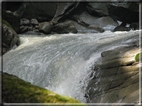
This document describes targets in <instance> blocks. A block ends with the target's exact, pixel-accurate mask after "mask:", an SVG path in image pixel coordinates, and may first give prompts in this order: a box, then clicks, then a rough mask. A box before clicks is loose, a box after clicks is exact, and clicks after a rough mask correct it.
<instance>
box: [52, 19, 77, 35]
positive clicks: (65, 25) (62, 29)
mask: <svg viewBox="0 0 142 106" xmlns="http://www.w3.org/2000/svg"><path fill="white" fill-rule="evenodd" d="M52 31H53V32H56V33H59V34H63V33H77V32H78V31H77V29H76V28H75V26H74V24H73V23H72V22H71V21H65V22H62V23H58V24H56V25H55V26H53V30H52Z"/></svg>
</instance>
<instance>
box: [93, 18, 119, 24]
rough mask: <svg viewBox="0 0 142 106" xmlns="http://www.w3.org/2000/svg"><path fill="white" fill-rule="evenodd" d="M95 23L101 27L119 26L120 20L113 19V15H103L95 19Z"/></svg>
mask: <svg viewBox="0 0 142 106" xmlns="http://www.w3.org/2000/svg"><path fill="white" fill-rule="evenodd" d="M94 24H96V25H98V26H99V27H106V26H108V25H111V26H118V22H117V21H115V20H113V19H112V18H111V17H109V16H106V17H101V18H98V19H96V20H95V21H94Z"/></svg>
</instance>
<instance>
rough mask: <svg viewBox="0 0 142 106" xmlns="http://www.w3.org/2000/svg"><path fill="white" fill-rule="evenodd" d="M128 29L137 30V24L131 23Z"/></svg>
mask: <svg viewBox="0 0 142 106" xmlns="http://www.w3.org/2000/svg"><path fill="white" fill-rule="evenodd" d="M130 29H133V30H139V22H133V23H131V24H130Z"/></svg>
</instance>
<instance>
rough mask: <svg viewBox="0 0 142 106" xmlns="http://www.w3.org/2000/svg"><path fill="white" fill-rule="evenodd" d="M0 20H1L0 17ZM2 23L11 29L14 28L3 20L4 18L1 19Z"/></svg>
mask: <svg viewBox="0 0 142 106" xmlns="http://www.w3.org/2000/svg"><path fill="white" fill-rule="evenodd" d="M0 20H1V19H0ZM2 24H4V25H6V26H8V27H9V28H10V29H11V30H14V29H13V28H12V26H11V25H10V24H9V23H8V22H7V21H5V20H3V19H2Z"/></svg>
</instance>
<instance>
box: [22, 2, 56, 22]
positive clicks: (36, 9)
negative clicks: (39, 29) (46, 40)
mask: <svg viewBox="0 0 142 106" xmlns="http://www.w3.org/2000/svg"><path fill="white" fill-rule="evenodd" d="M25 5H26V8H25V9H23V14H22V17H23V18H27V19H32V18H35V19H37V20H38V21H39V22H43V21H50V20H51V19H52V18H53V17H54V15H55V13H56V3H50V2H27V3H25Z"/></svg>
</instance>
